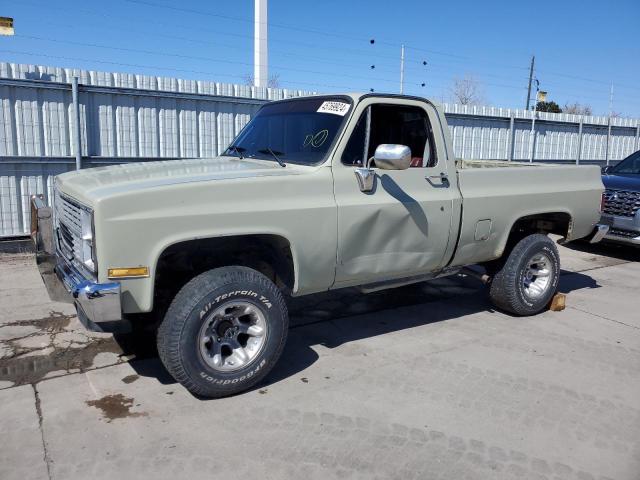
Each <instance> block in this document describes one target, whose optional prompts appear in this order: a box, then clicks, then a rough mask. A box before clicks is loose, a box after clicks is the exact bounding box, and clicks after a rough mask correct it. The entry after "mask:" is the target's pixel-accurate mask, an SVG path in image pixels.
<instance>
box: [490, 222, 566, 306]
mask: <svg viewBox="0 0 640 480" xmlns="http://www.w3.org/2000/svg"><path fill="white" fill-rule="evenodd" d="M540 255H543V256H544V257H542V258H543V260H544V259H545V258H546V259H548V260H549V261H548V264H549V265H548V269H549V275H548V278H549V281H548V283H546V285H545V286H544V288H540V290H541V292H540V293H539V294H537V293H535V292H533V293H531V292H530V289H529V288H528V286H527V284H528V283H529V282H530V280H531V278H533V279H534V280H535V279H537V278H538V277H537V276H535V275H534V276H533V277H531V278H527V272H528V271H529V264H530V262H532V261H533V260H534V259H536V258H540ZM545 261H546V260H545ZM534 265H536V264H534ZM535 268H539V267H535ZM545 270H546V269H545ZM540 277H542V275H541V276H540ZM559 280H560V255H559V254H558V249H557V247H556V245H555V243H554V242H553V241H552V240H551V239H550V238H549V237H547V236H546V235H542V234H539V233H536V234H533V235H529V236H527V237H524V238H523V239H522V240H520V241H519V242H518V243H516V245H515V246H514V247H513V249H512V250H511V252H510V253H509V256H508V257H507V258H506V260H505V261H504V263H503V264H502V265H501V268H499V269H498V270H497V271H496V272H495V274H494V275H493V278H492V281H491V288H490V291H489V295H490V297H491V301H492V302H493V304H494V305H495V306H496V307H498V308H500V309H502V310H505V311H507V312H510V313H513V314H515V315H522V316H527V315H535V314H536V313H539V312H541V311H542V310H544V309H545V308H546V307H547V305H548V304H549V302H550V301H551V299H552V298H553V295H554V294H555V293H556V290H557V288H558V281H559ZM534 293H535V294H536V295H537V296H534Z"/></svg>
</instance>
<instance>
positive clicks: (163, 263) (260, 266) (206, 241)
mask: <svg viewBox="0 0 640 480" xmlns="http://www.w3.org/2000/svg"><path fill="white" fill-rule="evenodd" d="M296 264H297V262H296V258H295V252H294V248H293V246H292V244H291V242H290V241H289V239H288V238H286V237H285V236H283V235H280V234H273V233H265V234H263V233H252V234H238V235H228V236H216V237H206V238H196V239H184V240H177V241H174V242H172V243H170V244H168V245H166V246H164V248H162V250H161V251H160V253H159V255H157V256H156V260H155V264H154V268H153V278H152V289H153V290H152V292H151V294H152V302H153V304H152V307H153V308H154V309H155V308H156V307H157V306H158V299H159V295H161V294H163V295H164V294H167V295H164V296H165V297H167V298H173V296H175V294H176V293H177V291H178V290H179V289H180V288H181V287H182V286H183V285H184V284H186V282H188V281H189V279H191V278H193V277H194V276H196V275H198V274H200V273H202V272H204V271H206V270H210V269H213V268H218V267H223V266H231V265H238V266H245V267H250V268H253V269H255V270H257V271H259V272H260V273H263V274H264V275H266V276H267V277H268V278H269V279H271V280H272V281H273V282H274V283H275V284H276V285H277V286H278V287H279V288H281V289H282V290H283V291H285V292H287V293H288V292H292V291H295V289H296V285H297V271H298V269H297V268H296ZM165 303H166V302H165Z"/></svg>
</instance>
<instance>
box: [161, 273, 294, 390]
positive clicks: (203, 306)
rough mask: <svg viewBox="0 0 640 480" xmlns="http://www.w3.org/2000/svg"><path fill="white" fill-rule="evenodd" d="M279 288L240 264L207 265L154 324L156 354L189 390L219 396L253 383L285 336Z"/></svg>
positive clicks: (284, 313) (265, 370) (272, 359)
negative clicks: (156, 337)
mask: <svg viewBox="0 0 640 480" xmlns="http://www.w3.org/2000/svg"><path fill="white" fill-rule="evenodd" d="M288 323H289V319H288V314H287V307H286V304H285V302H284V298H283V296H282V294H281V292H280V290H279V289H278V288H277V287H276V286H275V285H274V284H273V282H271V281H270V280H269V279H268V278H267V277H265V276H264V275H263V274H261V273H259V272H257V271H255V270H253V269H250V268H246V267H223V268H216V269H213V270H209V271H208V272H205V273H203V274H201V275H198V276H197V277H195V278H194V279H192V280H191V281H190V282H189V283H187V284H186V285H185V286H184V287H183V288H182V289H181V290H180V292H179V293H178V295H176V297H175V299H174V300H173V302H172V303H171V306H170V307H169V310H167V313H166V315H165V318H164V320H163V321H162V324H161V325H160V328H159V329H158V339H157V340H158V353H159V355H160V359H161V360H162V363H163V364H164V366H165V367H166V368H167V370H168V371H169V373H170V374H171V375H172V376H173V377H174V378H175V379H176V380H177V381H178V382H180V383H181V384H182V385H184V386H185V387H186V388H187V389H188V390H189V391H191V392H193V393H195V394H198V395H202V396H206V397H223V396H227V395H233V394H235V393H238V392H241V391H244V390H246V389H248V388H250V387H251V386H253V385H255V384H256V383H257V382H258V381H260V380H261V379H262V378H264V376H265V375H266V374H267V373H268V372H269V371H270V370H271V368H273V366H274V364H275V363H276V361H277V360H278V358H279V357H280V354H281V353H282V349H283V347H284V344H285V342H286V338H287V329H288Z"/></svg>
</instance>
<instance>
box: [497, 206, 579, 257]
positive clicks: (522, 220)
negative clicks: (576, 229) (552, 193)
mask: <svg viewBox="0 0 640 480" xmlns="http://www.w3.org/2000/svg"><path fill="white" fill-rule="evenodd" d="M572 226H573V217H572V215H571V213H570V212H568V211H566V210H554V211H548V212H538V213H528V214H527V215H522V216H520V217H517V218H515V219H513V220H512V222H511V226H510V228H509V229H508V230H505V231H506V232H507V233H506V235H504V237H503V240H502V242H501V245H500V247H501V248H500V255H499V257H503V256H505V255H508V254H509V252H510V251H511V249H512V248H513V247H514V245H515V244H516V243H518V241H520V240H521V239H522V238H524V237H526V236H527V235H530V234H533V233H543V234H549V233H553V234H556V235H560V236H562V237H563V238H569V237H570V235H571V230H572Z"/></svg>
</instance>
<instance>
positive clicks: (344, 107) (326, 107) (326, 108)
mask: <svg viewBox="0 0 640 480" xmlns="http://www.w3.org/2000/svg"><path fill="white" fill-rule="evenodd" d="M349 106H350V105H349V104H348V103H344V102H322V105H320V108H319V109H318V113H333V114H334V115H340V116H341V117H344V116H345V114H346V113H347V112H348V111H349Z"/></svg>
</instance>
